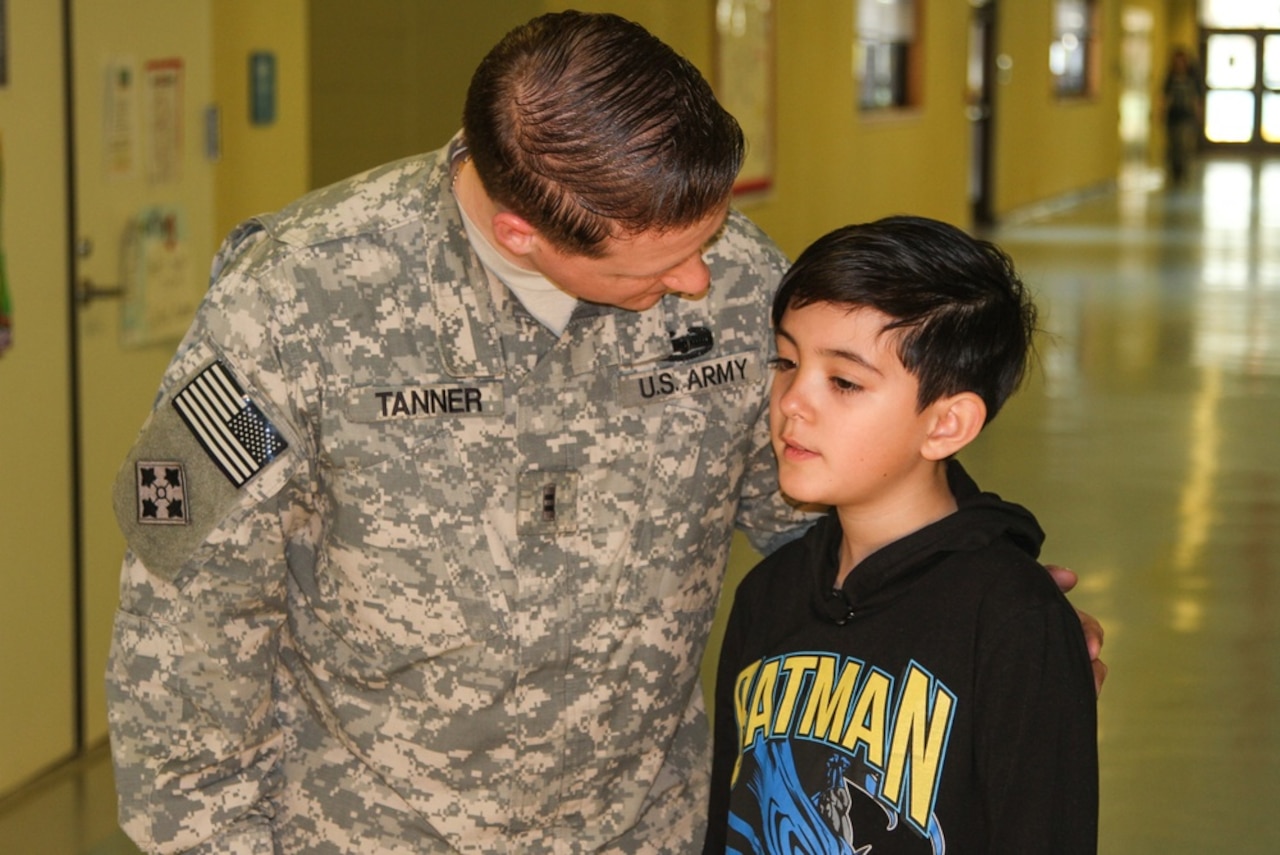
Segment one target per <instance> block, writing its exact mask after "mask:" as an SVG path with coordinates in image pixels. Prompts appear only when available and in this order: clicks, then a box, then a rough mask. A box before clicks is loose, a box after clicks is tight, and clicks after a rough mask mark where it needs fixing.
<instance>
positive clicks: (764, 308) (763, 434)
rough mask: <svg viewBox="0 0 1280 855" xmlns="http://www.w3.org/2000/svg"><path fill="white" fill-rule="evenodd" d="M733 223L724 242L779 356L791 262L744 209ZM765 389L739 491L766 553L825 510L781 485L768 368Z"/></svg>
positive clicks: (766, 346)
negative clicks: (774, 313) (801, 503)
mask: <svg viewBox="0 0 1280 855" xmlns="http://www.w3.org/2000/svg"><path fill="white" fill-rule="evenodd" d="M730 225H731V226H732V228H730V229H729V230H728V231H727V233H726V235H725V237H724V238H723V242H724V243H725V244H726V245H727V249H726V252H728V253H729V254H730V255H732V254H733V253H735V252H736V253H737V256H736V258H737V259H738V263H739V264H740V265H741V267H742V268H744V269H746V270H749V271H750V274H749V275H744V279H747V280H749V281H751V282H752V283H753V293H752V298H751V299H753V300H754V301H756V311H758V313H759V314H758V317H759V321H758V328H753V335H758V336H759V339H757V342H758V346H759V348H760V352H761V355H762V358H763V359H764V360H766V361H767V360H769V359H770V358H772V357H773V356H774V347H773V333H772V331H771V328H770V323H771V322H770V317H771V306H772V303H773V295H774V292H775V291H777V289H778V283H779V282H780V281H781V279H782V276H783V274H784V273H785V272H786V269H787V267H788V261H787V258H786V256H784V255H783V254H782V252H781V251H780V250H779V249H778V248H777V246H775V245H774V244H773V242H772V241H771V240H769V238H768V237H767V236H766V235H765V234H764V232H762V231H760V229H759V228H758V227H757V226H756V225H755V224H754V223H752V222H751V221H749V220H747V219H746V218H745V217H743V216H741V215H740V214H736V213H735V214H734V215H733V216H732V217H731V219H730ZM766 370H767V371H768V377H767V380H766V382H765V384H764V387H763V391H764V394H763V396H762V398H761V401H760V407H759V410H758V411H757V412H756V417H755V421H754V423H753V424H752V426H751V438H750V442H751V445H750V451H749V453H748V456H747V462H746V470H745V472H744V473H743V478H742V485H741V489H740V490H739V496H738V508H737V518H736V524H737V527H738V528H739V529H741V530H742V531H743V533H744V534H745V535H746V536H747V540H748V541H749V542H750V543H751V546H752V547H753V548H754V549H755V550H756V551H757V552H758V553H760V554H761V555H768V554H770V553H771V552H773V551H775V550H776V549H777V548H778V547H780V546H782V545H783V544H784V543H787V542H789V541H791V540H794V539H796V538H797V537H799V536H800V535H802V534H804V532H805V530H806V529H807V528H808V527H809V526H810V525H812V524H813V523H814V522H815V521H817V520H818V519H819V518H820V517H821V516H822V514H821V513H820V512H815V511H814V510H813V509H811V508H801V507H797V506H795V505H793V504H791V503H790V502H788V501H787V500H786V499H785V498H784V497H783V496H782V492H781V491H780V490H779V489H778V472H777V462H776V461H775V459H774V455H773V443H772V441H771V438H770V435H769V388H770V387H771V386H772V385H773V373H772V371H771V370H768V369H766Z"/></svg>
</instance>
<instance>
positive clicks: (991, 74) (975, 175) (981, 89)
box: [965, 0, 996, 226]
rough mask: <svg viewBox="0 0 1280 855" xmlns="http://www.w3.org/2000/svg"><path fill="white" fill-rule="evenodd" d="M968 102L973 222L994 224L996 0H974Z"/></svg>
mask: <svg viewBox="0 0 1280 855" xmlns="http://www.w3.org/2000/svg"><path fill="white" fill-rule="evenodd" d="M971 5H972V6H973V17H972V18H971V19H970V21H969V63H968V64H969V68H968V74H967V86H966V91H967V96H966V97H967V103H966V105H965V114H966V116H968V118H969V128H970V148H969V158H970V161H969V205H970V211H971V214H972V216H973V222H974V224H975V225H978V226H986V225H990V224H991V223H992V221H993V219H994V217H993V215H992V211H991V206H992V193H993V189H992V181H991V175H992V172H991V167H992V148H993V140H992V133H993V129H994V127H995V124H994V122H995V79H996V78H995V72H996V0H971Z"/></svg>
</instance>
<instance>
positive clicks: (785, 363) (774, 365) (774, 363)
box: [769, 356, 796, 371]
mask: <svg viewBox="0 0 1280 855" xmlns="http://www.w3.org/2000/svg"><path fill="white" fill-rule="evenodd" d="M769 367H770V368H771V369H773V370H774V371H790V370H792V369H793V368H795V367H796V364H795V363H794V362H792V361H791V360H790V359H786V358H784V357H781V356H775V357H774V358H773V359H770V360H769Z"/></svg>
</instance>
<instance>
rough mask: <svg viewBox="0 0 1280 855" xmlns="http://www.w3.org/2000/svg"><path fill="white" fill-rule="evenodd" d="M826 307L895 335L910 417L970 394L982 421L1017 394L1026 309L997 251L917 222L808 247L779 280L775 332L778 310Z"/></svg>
mask: <svg viewBox="0 0 1280 855" xmlns="http://www.w3.org/2000/svg"><path fill="white" fill-rule="evenodd" d="M813 303H830V304H832V305H836V306H847V307H848V308H849V309H851V310H852V309H857V308H864V307H866V308H872V309H876V310H878V311H880V312H883V313H884V314H886V315H888V316H889V317H890V318H892V319H893V320H892V322H890V323H889V324H888V325H886V327H885V330H886V331H888V330H901V338H900V340H899V342H898V356H899V358H900V359H901V360H902V364H903V365H904V366H905V367H906V369H907V370H908V371H910V372H911V373H912V374H913V375H914V376H915V377H916V378H917V380H918V381H919V383H920V391H919V397H918V399H917V400H918V403H919V406H920V409H922V410H923V409H924V408H925V407H927V406H928V405H929V404H931V403H933V402H934V401H937V400H938V399H939V398H943V397H946V396H947V395H954V394H957V393H959V392H974V393H976V394H977V395H979V396H980V397H981V398H982V400H983V402H985V403H986V405H987V421H988V422H989V421H991V419H993V418H995V416H996V413H997V412H999V411H1000V408H1001V407H1002V406H1003V405H1004V402H1005V401H1006V400H1008V398H1009V396H1010V395H1012V394H1013V392H1014V390H1015V389H1017V388H1018V384H1019V383H1021V382H1022V378H1023V375H1024V373H1025V371H1026V365H1027V357H1028V354H1029V352H1030V351H1031V349H1032V337H1033V335H1034V334H1035V331H1036V309H1035V305H1034V304H1033V303H1032V301H1031V298H1030V296H1029V295H1028V294H1027V291H1026V288H1025V287H1024V286H1023V284H1022V280H1021V279H1020V278H1019V276H1018V274H1017V272H1016V271H1015V270H1014V266H1013V261H1012V260H1011V259H1010V258H1009V256H1008V255H1007V254H1006V253H1005V252H1004V251H1003V250H1001V249H1000V248H999V247H997V246H995V245H994V244H992V243H989V242H987V241H984V240H978V239H976V238H973V237H970V236H969V235H967V234H965V233H964V232H963V231H961V230H960V229H958V228H956V227H954V226H950V225H947V224H946V223H942V222H939V221H937V220H931V219H927V218H924V217H907V216H899V217H887V218H885V219H882V220H877V221H876V222H873V223H865V224H861V225H851V226H845V227H843V228H840V229H837V230H835V231H833V232H831V233H830V234H827V235H824V236H823V237H821V238H819V239H818V240H816V241H815V242H814V243H813V244H811V245H810V246H809V247H808V248H807V249H805V251H804V252H802V253H801V254H800V257H799V258H798V259H796V263H795V264H794V265H792V267H791V269H790V270H789V271H787V274H786V275H785V276H784V277H783V278H782V283H781V285H780V286H779V287H778V293H777V295H776V296H775V297H774V300H773V323H774V326H775V327H777V326H778V324H779V323H780V322H781V321H782V315H783V313H784V312H786V310H787V309H798V308H801V307H803V306H807V305H810V304H813Z"/></svg>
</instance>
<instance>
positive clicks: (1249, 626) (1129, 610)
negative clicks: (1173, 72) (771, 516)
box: [0, 159, 1280, 855]
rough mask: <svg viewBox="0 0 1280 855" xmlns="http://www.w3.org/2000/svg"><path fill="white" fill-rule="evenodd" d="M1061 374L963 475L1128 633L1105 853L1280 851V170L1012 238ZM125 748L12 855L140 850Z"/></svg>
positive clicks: (32, 809) (1054, 369) (51, 791)
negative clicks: (1031, 531) (1036, 531)
mask: <svg viewBox="0 0 1280 855" xmlns="http://www.w3.org/2000/svg"><path fill="white" fill-rule="evenodd" d="M990 236H991V237H992V238H993V239H995V240H996V241H997V242H998V243H1000V244H1001V245H1002V246H1003V247H1005V248H1006V249H1007V250H1008V251H1009V252H1010V253H1011V254H1012V255H1013V257H1014V259H1015V261H1016V262H1017V263H1018V266H1019V268H1020V269H1021V271H1022V273H1023V276H1024V279H1025V280H1026V282H1027V283H1028V285H1029V286H1030V287H1031V289H1032V290H1033V291H1034V292H1035V293H1036V294H1037V295H1038V301H1039V304H1040V309H1041V319H1042V326H1044V327H1045V328H1046V329H1047V330H1048V331H1049V333H1050V336H1048V337H1046V338H1043V339H1042V340H1041V341H1040V344H1039V351H1040V354H1039V359H1040V364H1039V366H1038V368H1037V369H1036V370H1035V371H1034V372H1033V375H1032V377H1031V379H1030V381H1029V383H1028V385H1027V386H1026V387H1025V388H1024V389H1023V391H1022V392H1020V393H1019V394H1018V395H1017V396H1016V397H1015V398H1014V399H1013V401H1012V402H1011V403H1010V404H1009V405H1008V407H1007V408H1006V409H1005V411H1004V412H1003V413H1002V414H1001V415H1000V417H999V418H998V419H997V420H996V421H995V422H994V423H993V424H992V425H991V427H990V428H989V429H988V431H987V432H986V433H985V434H984V436H983V437H982V438H981V439H980V440H979V442H978V444H977V445H976V446H975V447H974V448H972V449H970V450H968V451H966V452H965V453H964V454H962V459H963V460H964V461H965V463H966V464H967V466H968V467H969V469H970V471H971V472H972V473H973V474H974V476H975V477H976V478H977V480H978V481H979V483H980V484H981V485H982V486H983V487H985V488H986V489H990V490H993V491H995V492H998V493H1000V494H1002V495H1003V496H1004V497H1005V498H1008V499H1011V500H1013V501H1017V502H1020V503H1022V504H1026V505H1027V506H1029V507H1030V508H1032V509H1033V510H1034V511H1035V512H1036V513H1037V515H1038V516H1039V517H1040V520H1041V522H1042V524H1043V525H1044V527H1045V529H1046V530H1047V532H1048V540H1047V543H1046V546H1045V552H1044V556H1043V557H1044V558H1045V560H1047V561H1051V562H1054V563H1059V564H1065V565H1067V566H1070V567H1072V568H1074V569H1077V570H1079V571H1080V572H1081V574H1082V576H1083V580H1082V582H1081V585H1080V589H1079V590H1078V591H1077V592H1075V593H1074V594H1073V600H1074V602H1075V603H1076V604H1077V605H1078V606H1079V607H1081V608H1083V609H1085V610H1086V611H1089V612H1092V613H1093V614H1094V615H1096V616H1097V617H1098V618H1099V619H1100V620H1101V621H1102V622H1103V624H1104V626H1105V627H1106V630H1107V643H1106V650H1105V656H1104V658H1105V659H1106V661H1107V662H1108V664H1109V665H1110V668H1111V673H1110V677H1109V678H1108V681H1107V684H1106V687H1105V690H1104V692H1103V695H1102V697H1101V700H1100V708H1099V723H1100V730H1099V744H1100V758H1101V770H1102V780H1101V791H1102V814H1101V845H1100V852H1102V853H1104V855H1157V853H1158V855H1183V853H1185V855H1192V853H1194V855H1202V853H1220V852H1221V853H1225V852H1230V853H1233V855H1251V853H1258V855H1262V853H1267V855H1270V853H1273V852H1277V851H1280V825H1277V824H1276V823H1275V819H1276V817H1275V815H1274V814H1273V811H1274V810H1275V808H1276V806H1277V805H1280V727H1277V726H1276V725H1275V724H1274V722H1276V721H1277V719H1278V716H1280V714H1278V713H1277V709H1276V708H1277V704H1278V703H1280V580H1277V579H1275V578H1274V577H1273V575H1272V574H1273V573H1275V572H1277V570H1280V438H1278V436H1277V434H1278V432H1280V431H1278V428H1277V425H1280V161H1274V162H1269V161H1265V160H1249V159H1213V160H1208V161H1205V162H1203V163H1202V164H1201V165H1200V167H1199V168H1198V169H1197V170H1196V171H1195V172H1194V174H1193V176H1192V179H1191V181H1190V182H1189V183H1188V184H1187V185H1186V186H1184V187H1181V188H1176V189H1175V188H1168V187H1163V186H1161V185H1160V182H1159V179H1158V177H1156V176H1153V175H1151V174H1150V173H1147V172H1143V171H1135V172H1132V173H1130V174H1127V175H1126V177H1125V179H1124V180H1123V181H1122V182H1121V184H1120V187H1119V188H1118V189H1117V190H1116V191H1115V192H1108V193H1105V194H1099V195H1096V196H1093V197H1090V198H1087V199H1084V200H1077V201H1076V202H1074V203H1073V204H1070V205H1066V204H1064V205H1063V206H1061V207H1059V208H1058V209H1056V210H1054V209H1045V210H1042V211H1039V212H1036V213H1035V214H1031V215H1028V216H1026V217H1023V218H1020V219H1019V220H1018V221H1016V222H1010V223H1007V224H1005V225H1003V226H1002V227H1000V228H999V229H996V230H993V231H992V232H991V233H990ZM113 800H114V795H113V792H112V788H111V780H110V769H109V761H108V760H107V757H106V753H105V750H104V749H99V750H95V751H93V752H91V753H90V754H89V755H88V756H87V757H85V758H83V759H81V760H79V761H77V762H76V763H75V764H73V765H71V766H68V767H65V768H63V769H61V770H58V771H56V772H54V773H51V774H50V775H49V776H47V777H46V778H45V779H44V780H42V781H40V782H39V783H38V784H37V785H35V786H32V787H28V788H25V789H24V790H22V791H21V792H20V793H19V794H17V795H15V796H11V797H9V798H8V799H6V800H5V801H3V802H0V852H4V853H10V852H12V853H22V855H27V853H32V855H89V853H92V855H107V853H113V854H114V853H132V852H135V851H136V850H135V849H133V847H132V846H131V845H130V844H128V843H127V841H125V840H124V838H123V836H122V835H121V834H120V833H119V832H118V831H117V830H116V829H115V826H114V804H113Z"/></svg>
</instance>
